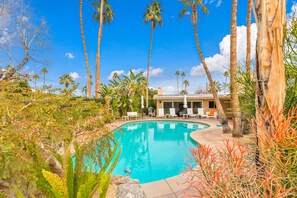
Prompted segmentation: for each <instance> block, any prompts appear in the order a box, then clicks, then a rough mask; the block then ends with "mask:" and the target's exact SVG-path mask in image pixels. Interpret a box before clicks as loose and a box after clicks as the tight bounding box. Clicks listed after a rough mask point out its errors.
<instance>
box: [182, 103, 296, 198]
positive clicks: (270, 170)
mask: <svg viewBox="0 0 297 198" xmlns="http://www.w3.org/2000/svg"><path fill="white" fill-rule="evenodd" d="M296 111H297V107H295V108H294V109H292V110H291V111H290V112H289V114H288V117H287V118H284V116H283V113H282V112H278V113H274V114H272V115H271V119H270V120H269V126H270V127H269V129H268V131H269V133H267V136H266V137H265V139H264V140H261V141H262V142H264V143H265V148H266V149H265V150H263V154H264V155H263V158H262V162H263V164H262V166H261V170H262V172H261V174H259V172H258V169H259V167H257V165H256V162H255V160H254V159H255V143H251V144H244V143H242V142H240V141H233V142H230V141H227V142H226V144H225V148H224V149H220V150H215V149H213V148H210V147H209V146H206V145H201V146H200V147H199V148H196V149H192V150H191V153H192V155H193V157H194V161H195V162H196V163H197V164H198V166H196V167H192V166H190V169H189V170H188V171H186V172H185V174H186V175H187V177H188V181H187V183H188V185H189V188H192V189H194V190H195V192H196V195H197V197H296V196H297V182H296V181H297V161H296V159H297V115H296ZM265 123H266V122H264V123H262V124H260V123H258V125H259V126H260V127H265V126H266V125H265ZM260 137H262V136H260Z"/></svg>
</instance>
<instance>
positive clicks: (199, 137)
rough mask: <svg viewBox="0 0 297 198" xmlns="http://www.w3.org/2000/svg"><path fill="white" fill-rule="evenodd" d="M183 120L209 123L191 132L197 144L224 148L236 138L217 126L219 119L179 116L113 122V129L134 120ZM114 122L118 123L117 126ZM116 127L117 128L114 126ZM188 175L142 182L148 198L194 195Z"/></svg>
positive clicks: (182, 174)
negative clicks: (181, 117) (226, 142)
mask: <svg viewBox="0 0 297 198" xmlns="http://www.w3.org/2000/svg"><path fill="white" fill-rule="evenodd" d="M161 120H162V121H163V120H164V121H170V120H171V121H180V122H181V121H183V122H193V123H200V124H205V125H208V126H209V127H208V128H205V129H201V130H196V131H193V132H191V133H190V137H191V139H192V140H193V141H194V142H196V143H197V144H200V145H201V144H205V145H208V146H210V147H212V148H216V149H222V148H224V142H225V141H226V140H227V139H234V138H232V136H231V135H230V134H223V132H222V127H218V126H216V124H218V123H219V121H218V120H217V119H197V118H196V119H194V118H190V119H178V118H169V119H168V118H167V119H164V118H145V119H140V120H137V119H136V120H129V121H119V122H114V123H112V125H111V126H113V127H112V128H113V129H111V130H114V129H115V128H117V127H120V126H122V125H124V124H127V123H133V122H145V121H161ZM114 124H117V126H115V125H114ZM114 127H115V128H114ZM186 181H187V176H186V175H185V174H184V173H181V174H178V175H176V176H173V177H169V178H165V179H162V180H157V181H154V182H148V183H144V184H140V185H141V187H142V189H143V191H144V193H145V195H146V197H148V198H171V197H184V196H185V194H186V195H189V196H191V195H194V194H195V191H194V190H193V189H189V188H188V186H187V185H186Z"/></svg>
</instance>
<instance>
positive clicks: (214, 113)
mask: <svg viewBox="0 0 297 198" xmlns="http://www.w3.org/2000/svg"><path fill="white" fill-rule="evenodd" d="M206 115H207V118H215V119H217V118H218V112H217V111H216V110H211V111H210V112H207V113H206Z"/></svg>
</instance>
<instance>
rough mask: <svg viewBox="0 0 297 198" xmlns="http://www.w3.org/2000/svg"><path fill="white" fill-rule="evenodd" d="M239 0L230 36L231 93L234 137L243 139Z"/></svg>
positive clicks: (234, 0)
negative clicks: (237, 77)
mask: <svg viewBox="0 0 297 198" xmlns="http://www.w3.org/2000/svg"><path fill="white" fill-rule="evenodd" d="M236 20H237V0H232V15H231V34H230V93H231V108H232V120H233V130H232V136H233V137H242V136H243V134H242V130H241V113H240V107H239V98H238V88H237V82H236V74H237V46H236V45H237V41H236V40H237V24H236Z"/></svg>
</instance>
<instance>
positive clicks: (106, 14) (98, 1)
mask: <svg viewBox="0 0 297 198" xmlns="http://www.w3.org/2000/svg"><path fill="white" fill-rule="evenodd" d="M92 6H93V7H94V8H95V9H96V11H95V13H94V14H93V18H94V19H95V21H97V22H99V30H98V43H97V53H96V73H95V78H96V79H95V97H96V98H99V97H100V93H99V92H100V64H101V63H100V55H101V54H100V52H101V40H102V31H103V24H104V23H106V22H107V23H109V24H110V23H111V21H112V20H113V17H114V14H113V12H112V8H111V5H110V4H108V2H107V0H94V2H93V4H92Z"/></svg>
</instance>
